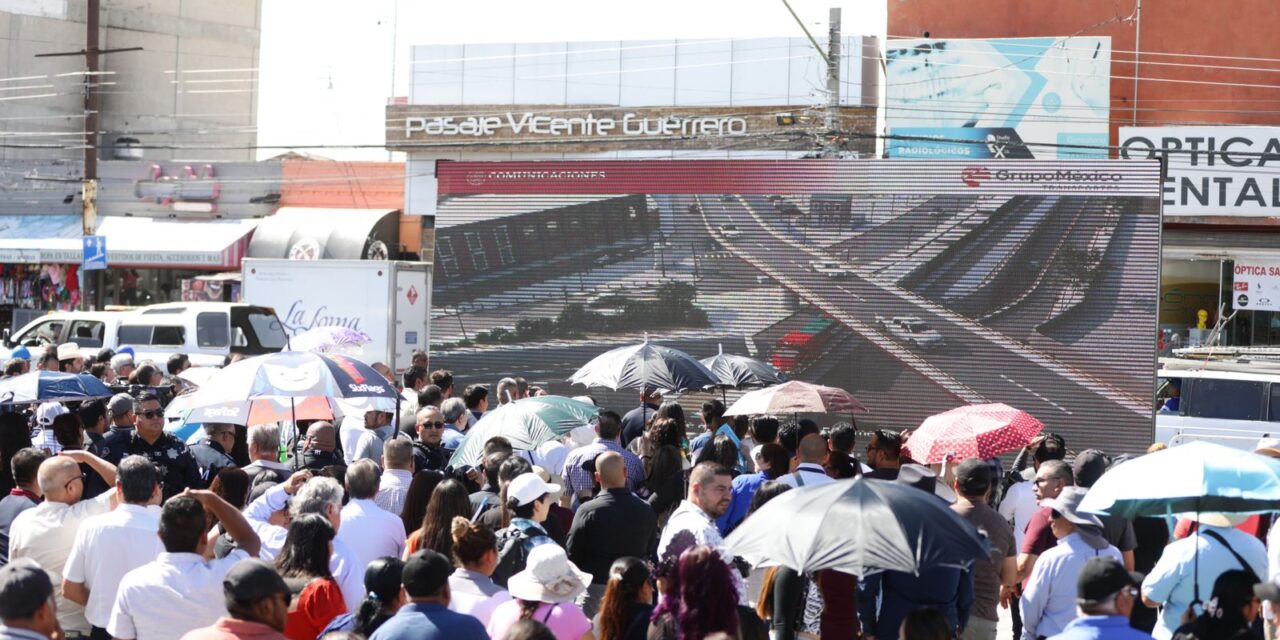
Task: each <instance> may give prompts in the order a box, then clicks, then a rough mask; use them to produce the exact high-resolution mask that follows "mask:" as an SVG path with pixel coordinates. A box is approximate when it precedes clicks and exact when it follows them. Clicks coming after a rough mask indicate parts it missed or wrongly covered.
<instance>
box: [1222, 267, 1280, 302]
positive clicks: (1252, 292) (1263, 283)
mask: <svg viewBox="0 0 1280 640" xmlns="http://www.w3.org/2000/svg"><path fill="white" fill-rule="evenodd" d="M1231 306H1232V308H1234V309H1240V310H1252V311H1280V263H1276V262H1264V261H1252V260H1244V259H1239V260H1236V269H1235V274H1234V277H1233V278H1232V281H1231Z"/></svg>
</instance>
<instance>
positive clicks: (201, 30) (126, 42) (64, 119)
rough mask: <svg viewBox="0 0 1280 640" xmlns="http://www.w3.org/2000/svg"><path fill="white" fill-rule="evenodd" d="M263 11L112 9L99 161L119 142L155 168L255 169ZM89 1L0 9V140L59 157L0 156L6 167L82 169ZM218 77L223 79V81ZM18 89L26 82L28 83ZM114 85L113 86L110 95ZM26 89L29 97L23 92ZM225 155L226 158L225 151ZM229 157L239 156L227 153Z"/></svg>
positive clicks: (5, 0)
mask: <svg viewBox="0 0 1280 640" xmlns="http://www.w3.org/2000/svg"><path fill="white" fill-rule="evenodd" d="M260 15H261V0H219V1H218V2H198V1H196V0H102V15H101V19H100V20H101V24H102V26H103V29H102V31H101V34H100V36H99V39H100V42H99V44H100V46H101V47H102V48H104V49H107V48H124V47H142V48H143V51H132V52H124V53H114V54H108V55H104V56H102V58H101V67H102V70H103V71H108V72H113V73H111V74H110V75H107V76H104V77H103V78H102V81H103V83H104V86H102V87H101V91H100V95H101V97H100V101H101V102H100V106H101V113H102V116H101V121H100V124H101V129H100V130H101V131H103V132H104V133H103V136H102V140H101V145H102V146H103V147H104V149H103V152H102V153H101V154H100V156H101V157H104V158H110V157H111V149H110V148H108V147H109V145H111V144H112V143H114V141H115V139H116V138H117V137H120V136H131V137H134V138H137V139H138V140H139V141H140V142H141V144H142V145H143V146H158V147H164V148H157V149H145V150H144V151H143V153H144V159H145V160H146V161H168V160H179V161H188V160H189V161H199V160H221V161H228V160H253V159H254V151H253V150H251V149H244V148H238V149H237V148H234V147H248V146H252V145H253V144H254V142H255V141H256V140H257V131H256V123H257V107H258V105H257V95H258V92H257V72H256V69H257V66H258V52H259V39H260V35H261V34H260V27H261V22H260ZM84 16H85V0H0V79H4V80H0V88H5V89H8V90H5V91H0V98H16V99H6V100H4V101H3V102H0V130H3V131H6V132H18V133H21V134H22V135H20V136H12V135H11V136H8V137H7V139H6V140H5V141H6V142H8V143H10V144H18V145H48V146H49V147H50V148H30V147H27V148H12V147H11V148H0V159H6V160H14V159H17V160H21V159H55V158H66V159H74V158H78V157H80V155H81V152H80V151H78V150H75V149H69V148H66V147H72V146H74V145H76V144H79V143H81V142H82V141H83V136H82V134H81V132H82V129H83V125H84V121H83V112H84V108H83V91H82V81H83V77H82V76H79V75H68V76H61V77H59V75H58V74H71V73H74V72H77V71H81V70H83V69H84V60H83V58H81V57H79V56H68V57H59V58H36V57H34V56H35V55H36V54H38V53H52V52H63V51H78V50H80V49H82V48H83V47H84V39H85V27H84V19H85V17H84ZM215 70H216V71H215ZM18 78H28V79H26V80H18ZM107 83H114V84H107ZM13 87H22V88H13ZM216 147H223V148H216ZM228 147H230V148H228Z"/></svg>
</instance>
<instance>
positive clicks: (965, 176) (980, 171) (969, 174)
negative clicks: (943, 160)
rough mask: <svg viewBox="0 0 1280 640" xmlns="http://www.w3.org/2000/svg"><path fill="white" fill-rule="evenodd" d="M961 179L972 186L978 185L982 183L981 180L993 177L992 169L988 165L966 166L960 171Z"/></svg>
mask: <svg viewBox="0 0 1280 640" xmlns="http://www.w3.org/2000/svg"><path fill="white" fill-rule="evenodd" d="M960 179H961V180H963V181H964V183H965V184H967V185H969V186H971V187H978V186H981V185H982V183H981V182H979V181H980V180H990V179H991V170H990V169H988V168H986V167H965V168H964V171H961V172H960Z"/></svg>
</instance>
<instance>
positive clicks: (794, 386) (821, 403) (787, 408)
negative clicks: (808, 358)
mask: <svg viewBox="0 0 1280 640" xmlns="http://www.w3.org/2000/svg"><path fill="white" fill-rule="evenodd" d="M866 410H867V408H866V407H864V406H862V403H861V402H858V399H857V398H855V397H853V396H852V395H850V394H849V392H848V391H845V390H844V389H837V388H835V387H824V386H822V385H817V384H810V383H808V382H801V381H799V380H792V381H790V382H784V383H782V384H779V385H774V386H772V387H768V388H765V389H759V390H757V391H750V392H748V393H744V394H742V397H741V398H738V401H737V402H735V403H733V406H732V407H729V410H728V411H726V412H725V415H727V416H748V415H778V414H787V413H853V412H855V411H862V412H865V411H866Z"/></svg>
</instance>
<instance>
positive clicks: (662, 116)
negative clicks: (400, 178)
mask: <svg viewBox="0 0 1280 640" xmlns="http://www.w3.org/2000/svg"><path fill="white" fill-rule="evenodd" d="M839 111H840V114H839V116H840V120H841V124H840V128H841V130H844V131H853V132H858V133H866V134H868V135H867V136H855V137H851V139H850V140H849V142H848V144H847V149H849V150H852V151H857V152H859V153H862V154H867V155H870V154H871V152H872V151H873V150H874V149H873V147H874V140H873V139H872V137H871V135H870V134H872V133H874V131H875V110H874V109H873V108H866V107H840V108H839ZM824 131H825V126H824V123H823V116H822V114H821V113H809V112H806V110H805V109H803V108H799V109H793V108H791V107H758V106H753V107H743V106H717V107H632V108H624V107H613V106H595V107H593V106H581V107H579V106H574V107H558V106H540V105H531V106H471V105H467V106H419V105H389V106H388V107H387V127H386V139H387V147H389V148H397V147H399V148H441V147H443V148H454V147H456V148H469V149H471V150H476V149H477V147H489V148H493V147H502V146H504V145H512V146H518V147H519V148H520V149H522V150H526V151H538V150H551V151H599V150H608V149H611V148H612V149H617V148H622V147H624V146H625V148H627V149H646V148H652V149H721V148H732V149H779V150H809V149H814V148H816V146H817V144H818V143H817V140H818V139H819V136H820V134H821V133H823V132H824Z"/></svg>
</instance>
